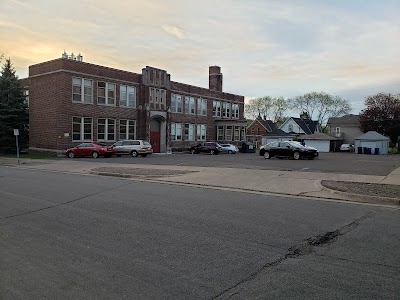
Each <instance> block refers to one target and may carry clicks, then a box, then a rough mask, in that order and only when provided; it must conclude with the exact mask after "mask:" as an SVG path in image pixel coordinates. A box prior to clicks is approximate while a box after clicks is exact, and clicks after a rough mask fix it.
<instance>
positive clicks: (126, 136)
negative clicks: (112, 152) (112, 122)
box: [119, 120, 136, 140]
mask: <svg viewBox="0 0 400 300" xmlns="http://www.w3.org/2000/svg"><path fill="white" fill-rule="evenodd" d="M135 138H136V121H133V120H119V139H120V140H133V139H135Z"/></svg>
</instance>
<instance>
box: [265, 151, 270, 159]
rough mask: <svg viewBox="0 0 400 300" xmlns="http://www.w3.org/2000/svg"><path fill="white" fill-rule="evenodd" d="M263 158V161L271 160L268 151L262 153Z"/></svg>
mask: <svg viewBox="0 0 400 300" xmlns="http://www.w3.org/2000/svg"><path fill="white" fill-rule="evenodd" d="M264 158H265V159H270V158H271V155H270V154H269V152H268V151H265V152H264Z"/></svg>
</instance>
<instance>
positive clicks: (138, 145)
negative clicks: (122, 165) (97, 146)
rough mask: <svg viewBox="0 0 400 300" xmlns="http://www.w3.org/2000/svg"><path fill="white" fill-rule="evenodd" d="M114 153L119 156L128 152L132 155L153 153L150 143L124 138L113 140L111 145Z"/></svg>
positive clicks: (144, 155) (143, 155)
mask: <svg viewBox="0 0 400 300" xmlns="http://www.w3.org/2000/svg"><path fill="white" fill-rule="evenodd" d="M112 147H113V149H114V152H115V155H116V156H118V157H120V156H121V155H124V154H129V155H131V156H132V157H137V156H138V155H140V156H142V157H146V156H147V155H148V154H152V153H153V148H152V147H151V145H150V143H149V142H148V141H145V140H124V141H118V142H115V143H114V144H113V145H112Z"/></svg>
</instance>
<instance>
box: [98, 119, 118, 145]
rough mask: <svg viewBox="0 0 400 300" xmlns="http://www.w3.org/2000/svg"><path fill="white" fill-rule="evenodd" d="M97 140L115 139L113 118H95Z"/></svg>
mask: <svg viewBox="0 0 400 300" xmlns="http://www.w3.org/2000/svg"><path fill="white" fill-rule="evenodd" d="M97 140H98V141H115V120H114V119H97Z"/></svg>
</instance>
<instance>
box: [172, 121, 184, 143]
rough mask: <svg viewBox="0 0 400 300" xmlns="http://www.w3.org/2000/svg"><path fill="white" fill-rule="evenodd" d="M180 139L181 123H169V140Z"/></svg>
mask: <svg viewBox="0 0 400 300" xmlns="http://www.w3.org/2000/svg"><path fill="white" fill-rule="evenodd" d="M181 140H182V124H181V123H171V141H181Z"/></svg>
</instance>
